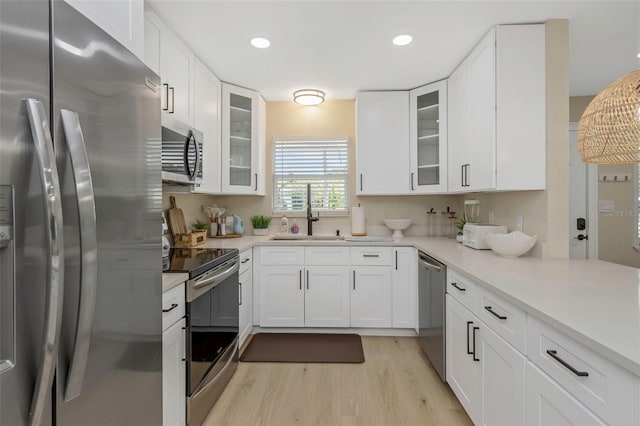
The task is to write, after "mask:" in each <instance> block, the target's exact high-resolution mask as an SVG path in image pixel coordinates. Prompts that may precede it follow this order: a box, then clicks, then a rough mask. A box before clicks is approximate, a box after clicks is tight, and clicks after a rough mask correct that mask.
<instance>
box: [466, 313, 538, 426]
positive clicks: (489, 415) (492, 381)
mask: <svg viewBox="0 0 640 426" xmlns="http://www.w3.org/2000/svg"><path fill="white" fill-rule="evenodd" d="M479 324H480V329H479V330H477V333H478V334H477V335H476V340H475V341H474V348H475V352H476V354H477V356H476V359H479V360H480V361H477V362H478V363H479V364H480V380H479V382H478V383H479V385H480V391H479V394H480V409H479V412H478V415H479V416H480V418H479V419H478V422H477V424H481V425H523V424H524V421H525V397H524V392H525V364H526V359H525V357H524V355H522V354H521V353H520V352H518V351H517V350H516V349H514V348H513V347H512V346H510V345H509V344H508V343H507V342H506V341H505V340H503V339H502V338H501V337H499V336H498V335H497V334H496V333H495V332H494V331H493V330H492V329H491V328H489V327H488V326H486V325H485V324H484V323H483V322H480V323H479Z"/></svg>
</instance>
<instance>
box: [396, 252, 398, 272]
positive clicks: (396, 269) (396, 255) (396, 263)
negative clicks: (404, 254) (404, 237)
mask: <svg viewBox="0 0 640 426" xmlns="http://www.w3.org/2000/svg"><path fill="white" fill-rule="evenodd" d="M397 270H398V250H396V271H397Z"/></svg>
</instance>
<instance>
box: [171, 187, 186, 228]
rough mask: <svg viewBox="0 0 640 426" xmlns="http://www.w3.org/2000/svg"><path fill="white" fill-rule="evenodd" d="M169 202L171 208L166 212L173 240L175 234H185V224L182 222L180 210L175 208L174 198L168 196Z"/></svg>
mask: <svg viewBox="0 0 640 426" xmlns="http://www.w3.org/2000/svg"><path fill="white" fill-rule="evenodd" d="M169 202H170V203H171V208H170V209H169V210H168V212H167V213H168V216H169V227H170V228H171V233H172V234H173V236H174V238H175V236H176V234H186V233H187V224H186V223H185V221H184V214H183V213H182V209H179V208H178V206H176V197H174V196H173V195H172V196H170V197H169Z"/></svg>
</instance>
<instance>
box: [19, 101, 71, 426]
mask: <svg viewBox="0 0 640 426" xmlns="http://www.w3.org/2000/svg"><path fill="white" fill-rule="evenodd" d="M26 106H27V115H28V117H29V124H30V127H31V134H32V136H33V142H34V145H35V153H36V157H37V161H38V166H39V167H40V182H41V183H42V194H43V198H44V199H43V201H44V211H45V215H46V217H45V220H44V222H43V224H44V228H45V231H46V234H47V239H48V246H49V247H48V257H49V259H48V262H47V286H46V306H45V314H44V318H45V320H44V331H43V333H42V344H41V346H40V365H39V367H38V375H37V378H36V384H35V388H34V390H33V398H32V400H31V409H30V412H29V425H40V424H42V422H43V418H44V414H45V410H46V409H47V407H49V405H50V399H49V398H48V394H49V392H50V390H51V385H52V384H53V376H54V373H55V369H56V364H57V362H58V343H59V342H60V325H61V323H62V301H63V291H64V241H63V235H62V228H63V222H62V198H61V197H60V181H59V179H58V169H57V166H56V158H55V154H54V152H53V142H52V139H51V128H50V127H49V123H48V121H47V114H46V112H45V110H44V106H43V105H42V102H40V101H39V100H37V99H33V98H30V99H26Z"/></svg>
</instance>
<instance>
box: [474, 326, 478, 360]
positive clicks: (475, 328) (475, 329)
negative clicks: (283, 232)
mask: <svg viewBox="0 0 640 426" xmlns="http://www.w3.org/2000/svg"><path fill="white" fill-rule="evenodd" d="M477 330H480V327H473V360H474V361H476V362H479V361H480V358H476V331H477Z"/></svg>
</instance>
